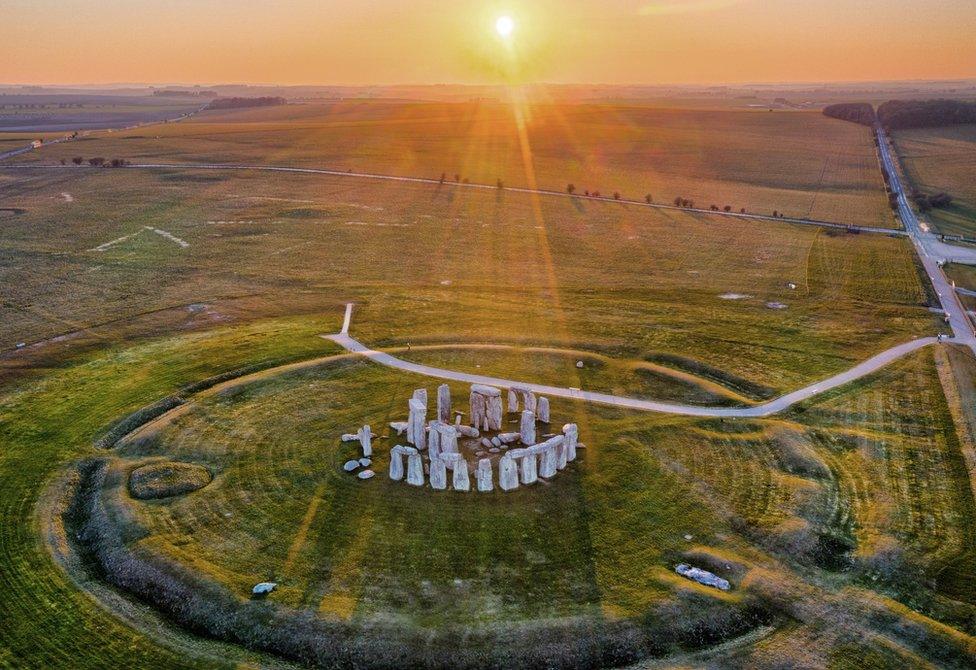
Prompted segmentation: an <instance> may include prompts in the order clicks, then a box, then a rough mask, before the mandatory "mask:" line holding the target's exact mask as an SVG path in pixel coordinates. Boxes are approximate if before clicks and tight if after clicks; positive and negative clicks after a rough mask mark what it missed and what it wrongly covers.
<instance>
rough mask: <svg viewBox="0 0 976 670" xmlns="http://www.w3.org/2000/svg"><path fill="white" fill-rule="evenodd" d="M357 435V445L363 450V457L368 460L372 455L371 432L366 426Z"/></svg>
mask: <svg viewBox="0 0 976 670" xmlns="http://www.w3.org/2000/svg"><path fill="white" fill-rule="evenodd" d="M358 435H359V445H360V446H361V447H362V448H363V456H364V457H366V458H369V457H370V456H372V455H373V432H372V431H371V430H370V429H369V426H368V425H366V426H363V427H362V428H360V429H359V433H358Z"/></svg>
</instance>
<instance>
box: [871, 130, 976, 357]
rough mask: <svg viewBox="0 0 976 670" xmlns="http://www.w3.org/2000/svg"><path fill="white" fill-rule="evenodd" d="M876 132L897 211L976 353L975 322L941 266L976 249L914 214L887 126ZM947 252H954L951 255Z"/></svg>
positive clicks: (955, 325)
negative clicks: (929, 227)
mask: <svg viewBox="0 0 976 670" xmlns="http://www.w3.org/2000/svg"><path fill="white" fill-rule="evenodd" d="M874 132H875V133H876V135H877V138H878V153H879V154H880V156H881V161H882V163H883V164H884V167H885V169H886V170H887V171H888V175H889V177H890V182H891V190H892V192H893V193H894V194H895V196H896V197H897V199H898V215H899V216H900V217H901V221H902V224H903V225H904V226H905V230H907V231H908V234H909V236H910V237H911V240H912V243H913V244H914V245H915V251H916V252H918V257H919V259H920V260H921V261H922V266H923V267H924V268H925V272H926V273H927V274H928V276H929V279H930V280H931V281H932V286H933V287H934V288H935V292H936V294H937V295H938V297H939V303H940V304H941V305H942V309H943V311H944V312H945V313H946V314H948V315H949V325H950V326H951V327H952V334H953V336H954V339H955V341H957V342H958V343H960V344H965V345H966V346H968V347H969V348H970V349H972V350H973V352H974V353H976V336H974V333H973V326H972V322H970V320H969V316H968V315H967V314H966V311H965V310H964V309H963V306H962V303H961V302H960V300H959V296H958V295H957V294H956V291H955V288H954V287H953V286H952V284H951V283H950V282H949V280H948V279H946V276H945V273H944V272H943V271H942V268H941V267H940V266H939V263H940V262H944V261H946V260H954V261H955V262H966V261H964V260H957V259H958V258H969V257H972V259H973V260H972V261H970V262H972V263H976V253H974V252H973V250H970V249H966V248H963V247H955V246H952V245H951V244H946V243H944V242H942V241H940V240H939V239H938V237H936V236H935V235H934V234H933V233H931V232H927V231H925V230H923V229H922V226H921V224H920V223H919V221H918V217H917V216H915V210H913V209H912V207H911V205H909V204H908V196H907V195H906V193H905V187H904V186H903V185H902V183H901V176H900V175H899V173H898V170H896V169H895V167H896V166H895V162H894V160H893V159H892V156H891V149H890V147H889V145H888V138H887V136H886V135H885V132H884V129H883V128H882V127H881V126H880V125H878V126H876V127H875V130H874ZM946 252H949V254H952V255H951V256H948V255H947V254H946Z"/></svg>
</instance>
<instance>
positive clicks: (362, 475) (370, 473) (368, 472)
mask: <svg viewBox="0 0 976 670" xmlns="http://www.w3.org/2000/svg"><path fill="white" fill-rule="evenodd" d="M356 476H357V477H359V478H360V479H372V478H373V477H375V476H376V473H375V472H373V471H372V470H363V471H362V472H360V473H359V474H358V475H356Z"/></svg>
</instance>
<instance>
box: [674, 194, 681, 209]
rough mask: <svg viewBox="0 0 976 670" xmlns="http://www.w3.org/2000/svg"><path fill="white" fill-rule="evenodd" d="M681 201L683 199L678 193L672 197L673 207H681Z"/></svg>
mask: <svg viewBox="0 0 976 670" xmlns="http://www.w3.org/2000/svg"><path fill="white" fill-rule="evenodd" d="M682 202H683V200H682V199H681V196H680V195H679V196H678V197H677V198H675V199H674V206H675V207H681V203H682Z"/></svg>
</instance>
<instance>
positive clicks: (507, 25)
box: [495, 16, 515, 39]
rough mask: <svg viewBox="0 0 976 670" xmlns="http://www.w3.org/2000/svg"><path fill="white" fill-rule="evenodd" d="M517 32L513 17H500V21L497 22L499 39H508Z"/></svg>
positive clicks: (496, 30) (496, 28) (496, 27)
mask: <svg viewBox="0 0 976 670" xmlns="http://www.w3.org/2000/svg"><path fill="white" fill-rule="evenodd" d="M514 31H515V21H513V20H512V17H511V16H499V17H498V20H497V21H495V32H496V33H498V35H499V37H502V38H504V39H507V38H509V37H511V36H512V33H513V32H514Z"/></svg>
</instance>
